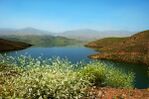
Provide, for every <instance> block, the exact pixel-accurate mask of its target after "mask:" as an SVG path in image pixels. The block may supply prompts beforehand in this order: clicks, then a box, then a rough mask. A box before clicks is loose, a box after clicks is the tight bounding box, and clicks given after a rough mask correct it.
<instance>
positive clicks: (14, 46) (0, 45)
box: [0, 39, 31, 52]
mask: <svg viewBox="0 0 149 99" xmlns="http://www.w3.org/2000/svg"><path fill="white" fill-rule="evenodd" d="M29 46H31V45H30V44H26V43H22V42H14V41H8V40H4V39H0V52H2V51H13V50H19V49H24V48H27V47H29Z"/></svg>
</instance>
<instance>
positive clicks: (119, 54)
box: [86, 30, 149, 65]
mask: <svg viewBox="0 0 149 99" xmlns="http://www.w3.org/2000/svg"><path fill="white" fill-rule="evenodd" d="M86 46H87V47H91V48H95V49H97V50H100V51H103V53H100V54H94V55H90V56H89V57H90V58H93V59H108V60H114V61H122V62H129V63H143V64H146V65H149V61H148V60H149V30H146V31H143V32H139V33H137V34H135V35H132V36H131V37H127V38H105V39H101V40H98V41H94V42H90V43H88V44H87V45H86Z"/></svg>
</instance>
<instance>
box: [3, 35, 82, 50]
mask: <svg viewBox="0 0 149 99" xmlns="http://www.w3.org/2000/svg"><path fill="white" fill-rule="evenodd" d="M3 38H5V39H8V40H12V41H19V42H25V43H29V44H32V45H35V46H45V47H46V46H47V47H49V46H67V45H74V44H78V43H81V42H80V41H77V40H75V39H69V38H66V37H61V36H51V35H23V36H21V35H8V36H3Z"/></svg>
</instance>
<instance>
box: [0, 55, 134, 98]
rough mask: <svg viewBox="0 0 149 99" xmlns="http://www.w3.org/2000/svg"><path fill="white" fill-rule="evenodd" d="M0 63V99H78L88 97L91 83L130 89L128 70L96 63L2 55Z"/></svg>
mask: <svg viewBox="0 0 149 99" xmlns="http://www.w3.org/2000/svg"><path fill="white" fill-rule="evenodd" d="M0 66H1V69H0V80H1V81H3V83H2V84H1V86H0V90H1V91H0V96H2V97H4V98H27V99H38V98H40V99H49V98H57V99H61V98H62V99H63V98H64V99H78V98H82V97H86V96H88V94H87V92H86V91H87V89H88V88H89V87H91V86H92V85H107V86H112V87H126V88H130V87H133V80H134V75H133V74H132V73H130V74H125V73H123V72H122V71H120V70H118V69H116V68H109V67H108V66H106V65H104V64H102V63H100V62H92V63H88V64H72V63H71V62H69V61H68V60H67V59H60V58H53V59H46V60H42V58H40V57H39V58H38V59H34V58H31V57H25V56H20V57H15V58H13V57H9V56H5V57H3V58H2V59H1V61H0ZM79 66H82V67H80V68H74V67H79ZM9 67H11V69H10V68H9ZM2 68H5V69H2ZM8 74H9V75H8Z"/></svg>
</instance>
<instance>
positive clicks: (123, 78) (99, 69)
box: [80, 62, 135, 88]
mask: <svg viewBox="0 0 149 99" xmlns="http://www.w3.org/2000/svg"><path fill="white" fill-rule="evenodd" d="M80 75H82V76H84V77H89V78H90V79H89V81H91V82H92V83H93V84H94V85H100V86H111V87H120V88H132V87H134V86H133V85H134V78H135V76H134V73H132V72H129V73H124V72H123V71H122V70H120V69H118V68H114V67H111V66H106V65H105V64H103V63H100V62H93V63H90V64H87V66H86V67H84V68H82V69H81V70H80Z"/></svg>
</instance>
